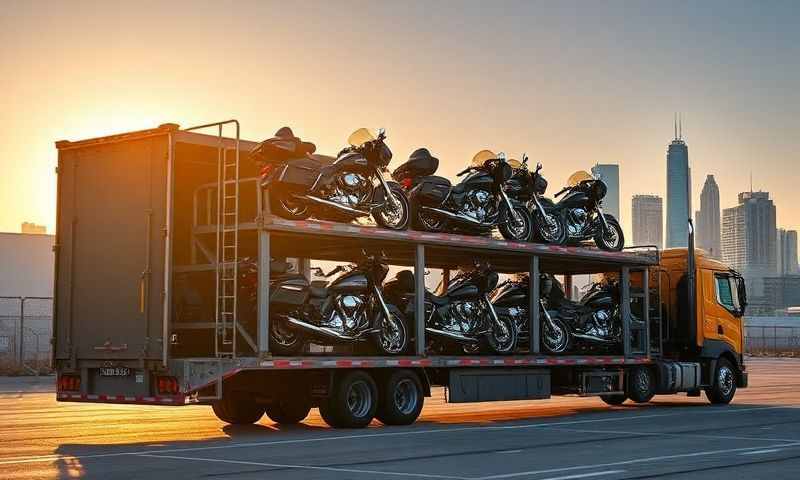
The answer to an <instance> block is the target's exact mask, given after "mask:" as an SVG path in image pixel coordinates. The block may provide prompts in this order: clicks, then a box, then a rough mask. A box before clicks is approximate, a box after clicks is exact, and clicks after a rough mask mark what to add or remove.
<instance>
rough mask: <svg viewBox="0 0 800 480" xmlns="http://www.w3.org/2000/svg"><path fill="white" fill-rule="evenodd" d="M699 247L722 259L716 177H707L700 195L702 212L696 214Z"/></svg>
mask: <svg viewBox="0 0 800 480" xmlns="http://www.w3.org/2000/svg"><path fill="white" fill-rule="evenodd" d="M694 218H695V221H696V222H697V246H698V247H699V248H702V249H703V250H705V251H707V252H708V253H709V254H710V255H711V256H712V257H714V258H722V245H721V243H720V218H719V187H718V186H717V182H716V181H715V180H714V175H708V176H707V177H706V183H705V184H704V185H703V191H702V193H701V194H700V210H698V211H697V212H696V213H695V217H694Z"/></svg>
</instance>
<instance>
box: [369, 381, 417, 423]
mask: <svg viewBox="0 0 800 480" xmlns="http://www.w3.org/2000/svg"><path fill="white" fill-rule="evenodd" d="M379 393H380V402H379V403H378V411H377V413H376V415H375V417H376V418H377V419H378V420H380V421H381V423H383V424H384V425H411V424H412V423H414V422H415V421H416V420H417V417H419V414H420V412H421V411H422V405H423V404H424V403H425V392H424V391H423V390H422V382H420V380H419V376H418V375H417V374H416V373H414V372H412V371H410V370H398V371H396V372H394V373H393V374H392V375H390V376H389V377H388V378H387V379H386V381H385V382H383V384H381V388H380V392H379Z"/></svg>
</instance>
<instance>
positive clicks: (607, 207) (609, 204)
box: [592, 163, 619, 220]
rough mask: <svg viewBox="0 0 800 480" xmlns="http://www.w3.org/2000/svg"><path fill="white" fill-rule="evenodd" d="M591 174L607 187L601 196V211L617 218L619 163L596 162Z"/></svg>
mask: <svg viewBox="0 0 800 480" xmlns="http://www.w3.org/2000/svg"><path fill="white" fill-rule="evenodd" d="M592 175H594V177H595V178H599V179H600V180H602V181H603V183H605V184H606V187H608V191H607V192H606V196H605V198H603V211H604V212H606V213H610V214H611V215H614V218H616V219H617V220H619V165H614V164H607V163H606V164H601V163H598V164H597V165H595V166H594V167H592Z"/></svg>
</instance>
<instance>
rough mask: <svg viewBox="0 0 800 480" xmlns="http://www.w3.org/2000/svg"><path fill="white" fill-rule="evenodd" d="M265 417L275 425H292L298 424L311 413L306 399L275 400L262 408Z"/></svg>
mask: <svg viewBox="0 0 800 480" xmlns="http://www.w3.org/2000/svg"><path fill="white" fill-rule="evenodd" d="M264 410H265V412H266V414H267V416H268V417H269V418H270V420H272V421H273V422H275V423H278V424H280V425H294V424H296V423H300V422H302V421H303V420H305V418H306V417H307V416H308V413H309V412H310V411H311V405H309V403H308V401H307V400H306V399H295V400H294V401H292V400H288V399H281V400H276V401H275V402H273V403H270V404H269V405H267V406H266V407H265V408H264Z"/></svg>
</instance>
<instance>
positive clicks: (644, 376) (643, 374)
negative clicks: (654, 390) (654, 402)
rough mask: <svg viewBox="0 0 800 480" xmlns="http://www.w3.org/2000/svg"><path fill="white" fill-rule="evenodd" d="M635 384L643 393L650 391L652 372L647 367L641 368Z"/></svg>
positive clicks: (637, 373)
mask: <svg viewBox="0 0 800 480" xmlns="http://www.w3.org/2000/svg"><path fill="white" fill-rule="evenodd" d="M634 384H635V385H636V389H637V390H639V392H641V393H643V394H644V393H647V392H648V391H650V374H649V373H648V372H647V369H644V368H641V369H639V371H638V372H636V378H635V379H634Z"/></svg>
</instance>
